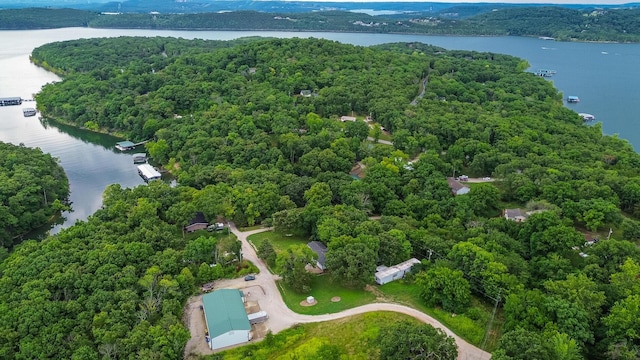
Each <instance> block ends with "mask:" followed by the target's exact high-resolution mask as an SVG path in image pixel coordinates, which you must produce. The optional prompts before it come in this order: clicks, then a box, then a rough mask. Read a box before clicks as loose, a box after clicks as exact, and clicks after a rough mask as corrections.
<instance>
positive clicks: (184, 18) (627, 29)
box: [0, 2, 640, 42]
mask: <svg viewBox="0 0 640 360" xmlns="http://www.w3.org/2000/svg"><path fill="white" fill-rule="evenodd" d="M222 3H224V2H222ZM233 3H235V2H233ZM272 3H276V2H272ZM153 4H158V3H156V2H153ZM312 4H319V3H312ZM369 5H371V4H367V5H366V6H369ZM485 5H486V6H488V5H489V4H484V5H479V6H478V7H474V6H463V5H460V6H456V7H451V8H449V9H448V10H445V9H440V10H439V11H438V12H437V13H435V12H434V13H431V12H429V13H425V12H420V13H417V12H416V13H413V12H411V13H410V12H401V11H397V12H393V14H387V15H379V16H372V15H369V14H366V13H363V12H360V11H358V12H353V11H344V10H341V11H338V10H333V11H328V10H327V11H307V12H281V13H273V12H265V11H244V10H243V11H226V12H201V13H193V14H189V13H185V14H164V13H160V12H156V11H152V12H144V13H135V12H133V13H120V12H118V11H112V12H102V13H101V12H97V11H82V10H72V9H42V8H38V9H8V10H0V29H43V28H58V27H72V26H87V27H96V28H141V29H167V30H169V29H187V30H189V29H192V30H207V29H210V30H281V31H344V32H368V33H411V34H432V35H493V36H507V35H510V36H545V37H552V38H555V39H557V40H569V41H616V42H640V8H616V9H602V8H597V9H596V8H583V9H572V8H565V7H558V6H536V7H524V6H509V7H503V8H500V5H495V4H492V7H491V8H490V11H489V10H487V11H486V12H482V11H484V10H483V9H489V8H485V7H484V6H485ZM361 6H365V5H363V4H361ZM399 6H400V5H399ZM362 10H363V11H364V10H365V9H362ZM429 10H430V11H431V10H432V9H431V8H430V9H429ZM367 11H369V12H375V11H377V10H375V9H373V10H372V9H368V10H367ZM380 11H381V10H380ZM387 12H388V11H387ZM473 13H477V14H475V15H473V16H472V15H471V14H473Z"/></svg>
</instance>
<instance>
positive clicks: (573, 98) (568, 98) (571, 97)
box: [567, 96, 580, 104]
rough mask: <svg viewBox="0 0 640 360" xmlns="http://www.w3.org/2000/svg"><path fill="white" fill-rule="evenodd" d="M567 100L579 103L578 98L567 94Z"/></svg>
mask: <svg viewBox="0 0 640 360" xmlns="http://www.w3.org/2000/svg"><path fill="white" fill-rule="evenodd" d="M567 102H568V103H574V104H575V103H579V102H580V98H579V97H577V96H568V97H567Z"/></svg>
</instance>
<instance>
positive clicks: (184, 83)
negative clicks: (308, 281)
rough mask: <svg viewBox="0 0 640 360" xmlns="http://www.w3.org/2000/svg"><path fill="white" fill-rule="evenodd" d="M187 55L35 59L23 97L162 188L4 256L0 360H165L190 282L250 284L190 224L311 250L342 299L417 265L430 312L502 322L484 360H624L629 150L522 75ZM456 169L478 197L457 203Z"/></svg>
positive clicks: (174, 45) (389, 59)
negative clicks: (382, 274)
mask: <svg viewBox="0 0 640 360" xmlns="http://www.w3.org/2000/svg"><path fill="white" fill-rule="evenodd" d="M205 43H206V44H203V42H202V41H188V40H176V39H165V38H154V39H135V38H117V39H94V40H77V41H70V42H61V43H55V44H48V45H44V46H42V47H40V48H38V49H36V50H34V52H33V54H32V60H33V61H34V62H36V63H38V64H45V63H46V66H47V68H49V69H53V70H56V71H58V72H59V73H60V74H62V75H63V76H64V80H63V81H61V82H58V83H55V84H49V85H46V86H45V87H44V88H43V90H42V92H41V93H39V94H38V95H37V103H38V107H39V109H40V111H41V112H42V113H43V115H45V116H50V117H53V118H57V119H59V120H63V121H65V122H68V123H72V124H75V125H76V126H81V127H87V128H92V129H94V130H101V131H115V132H119V133H125V134H127V135H128V137H129V138H131V139H151V140H152V141H150V142H148V143H147V144H146V147H147V151H148V152H149V154H150V155H151V156H152V158H153V159H154V160H155V161H157V162H158V163H160V164H162V165H163V166H164V167H165V168H167V169H169V170H170V171H171V172H173V173H174V174H175V175H176V177H177V179H178V182H179V184H180V186H178V187H176V188H171V187H169V186H168V185H164V184H161V183H153V184H150V185H149V186H142V187H138V188H135V189H121V188H119V187H118V186H112V187H109V188H108V189H107V190H106V191H105V194H104V206H103V208H102V209H101V210H99V211H98V212H97V213H96V214H95V215H93V216H92V217H91V218H90V219H89V220H87V221H86V222H80V223H78V224H76V225H75V226H73V227H71V228H69V229H67V230H64V231H62V232H61V233H60V234H59V235H56V236H53V237H50V238H48V239H45V240H43V241H42V242H40V243H37V242H33V241H29V242H27V243H24V244H22V245H20V246H18V247H17V248H16V250H15V251H14V252H13V253H12V254H10V255H9V257H8V258H7V259H6V260H5V261H4V262H2V264H0V273H1V274H2V278H0V310H1V311H0V357H6V358H32V357H44V358H52V357H53V358H72V359H91V358H99V357H103V358H113V359H116V358H117V359H124V358H137V357H142V358H152V357H153V358H156V357H161V358H171V359H174V358H175V359H177V358H180V357H181V355H182V353H181V349H182V347H183V346H184V343H185V342H186V339H187V338H188V332H186V330H185V328H184V327H183V325H181V324H180V322H179V318H180V315H181V309H182V305H183V304H184V301H185V299H186V297H187V296H188V295H189V294H191V293H193V292H194V290H195V285H196V284H198V283H202V282H205V281H209V280H212V279H216V278H220V277H224V276H232V275H236V274H237V273H236V272H235V271H238V272H240V273H242V271H249V268H245V267H235V266H232V267H231V268H228V269H227V270H221V268H220V270H216V269H219V268H218V267H211V266H210V265H209V264H211V262H215V261H220V263H221V264H225V263H227V260H233V259H213V258H212V256H211V255H210V254H212V249H215V248H217V247H219V246H223V247H224V248H225V249H229V250H228V251H226V253H229V254H233V253H234V251H233V249H234V248H233V247H234V246H237V242H234V241H233V240H232V239H227V238H225V237H223V236H221V235H215V236H202V237H200V236H199V237H195V238H194V237H189V236H187V237H184V234H183V233H182V232H181V228H182V226H184V225H185V224H186V223H187V222H188V220H189V219H190V218H191V216H192V214H193V213H194V212H195V211H202V212H203V213H205V215H206V217H207V218H209V219H212V218H216V217H217V216H223V217H226V218H227V219H231V220H233V221H235V222H236V223H237V224H238V225H253V224H260V223H265V224H271V225H274V226H275V227H276V229H277V230H280V231H283V232H285V233H290V232H291V233H297V234H301V235H303V236H305V237H307V238H311V239H314V240H319V241H322V242H324V243H325V244H327V245H328V248H329V252H328V253H327V264H329V265H330V268H331V274H332V275H331V276H332V277H334V278H335V281H336V282H338V283H341V284H343V285H345V286H350V287H356V288H359V287H362V286H363V285H365V284H368V283H371V282H372V274H373V270H374V269H375V266H376V265H378V264H387V265H388V264H394V263H397V262H399V261H403V260H406V259H407V258H409V257H417V258H419V259H421V260H423V265H424V269H423V270H422V272H420V273H418V274H416V275H415V283H416V284H418V286H420V287H421V288H422V289H423V291H422V295H421V296H422V299H423V301H424V302H425V303H426V304H429V305H430V306H434V307H439V308H442V309H444V310H445V311H450V312H455V313H456V314H458V316H460V317H462V316H467V317H469V318H474V317H477V316H478V309H477V308H476V306H475V305H474V304H473V302H472V301H471V300H472V299H475V300H474V301H475V302H478V301H479V302H484V303H486V304H489V306H493V305H494V304H498V305H499V308H500V309H501V314H502V316H504V319H505V324H504V326H503V329H502V331H503V333H504V335H503V336H502V339H501V341H500V344H499V346H498V349H497V350H496V351H495V352H494V357H493V358H495V359H533V358H539V359H630V358H635V357H636V356H637V355H638V354H640V347H639V346H640V342H639V341H638V338H637V337H636V336H635V334H637V333H638V332H639V331H640V327H639V326H638V323H637V320H636V319H637V318H638V314H637V313H638V309H639V308H640V307H639V302H640V283H639V280H638V279H640V249H639V248H638V247H637V245H636V242H637V241H638V240H640V223H639V222H638V220H637V219H638V216H640V207H639V206H638V204H639V200H640V180H639V178H638V175H640V174H639V173H640V155H638V154H637V153H635V152H634V151H633V149H632V147H631V146H630V145H629V144H628V143H626V142H625V141H623V140H620V139H618V138H616V137H610V136H604V135H603V134H602V131H601V128H600V127H599V126H598V125H595V126H585V125H584V124H583V122H582V119H581V118H580V117H579V116H578V115H577V114H576V113H574V112H573V111H571V110H569V109H567V108H565V107H564V106H563V104H562V96H561V94H559V93H558V92H557V90H556V89H554V88H553V87H552V84H551V83H549V82H547V81H545V80H544V79H542V78H540V77H537V76H534V75H533V74H530V73H526V72H524V69H526V68H527V67H528V64H526V62H524V61H522V60H521V59H517V58H514V57H510V56H505V55H500V54H493V53H477V52H467V51H446V50H443V49H440V48H435V47H431V46H428V45H424V44H419V43H402V44H387V45H381V46H375V47H358V46H352V45H344V44H339V43H337V42H331V41H326V40H317V39H288V40H283V39H251V40H246V41H239V42H237V43H234V44H233V46H225V45H224V44H223V43H220V42H205ZM120 53H121V54H123V55H122V56H121V55H118V54H120ZM114 58H117V59H118V60H115V61H114ZM422 84H425V85H426V89H425V92H424V96H422V97H420V96H419V95H420V93H421V87H422ZM343 115H355V116H357V117H358V118H359V119H358V120H357V121H353V122H352V121H346V122H341V121H340V117H341V116H343ZM365 117H370V118H371V119H372V120H373V122H372V123H366V122H365V121H362V119H363V118H365ZM380 125H381V126H383V127H384V128H386V129H387V130H388V131H389V132H390V134H391V135H390V136H391V137H392V141H393V145H392V146H390V145H385V144H381V143H380V142H379V141H378V139H379V138H380V137H382V136H387V135H386V134H385V133H383V132H382V131H381V127H380ZM369 136H371V138H372V139H373V140H371V139H370V138H369ZM356 164H359V165H360V167H361V168H362V169H363V171H362V175H361V176H362V179H361V180H358V179H354V178H353V177H352V176H350V175H349V171H350V169H351V168H352V167H353V166H354V165H356ZM452 174H468V175H470V176H477V177H487V176H489V177H491V178H492V179H494V180H495V181H493V182H485V183H475V184H470V188H471V189H470V192H469V193H468V194H466V195H461V196H454V195H453V194H452V192H451V189H450V187H449V185H448V182H447V176H451V175H452ZM504 208H521V209H526V210H527V211H529V213H530V216H529V217H528V218H527V219H526V221H524V222H515V221H510V220H506V219H505V218H504V217H503V216H501V211H502V210H503V209H504ZM370 215H381V219H380V220H371V219H370V218H369V216H370ZM610 230H611V231H610ZM593 238H598V239H599V241H595V240H591V241H589V242H586V240H587V239H593ZM585 242H586V243H585ZM296 256H298V255H297V254H296V253H295V252H294V251H291V252H290V259H292V260H295V258H296ZM285 260H287V259H285ZM246 266H249V265H248V264H246ZM283 266H284V267H285V271H287V269H286V266H287V264H286V261H285V263H284V264H283ZM291 271H293V272H295V268H294V269H292V270H291ZM288 276H289V273H287V272H285V273H284V274H283V277H284V278H285V281H286V279H287V277H288ZM303 285H304V284H303ZM300 291H303V292H304V291H305V287H304V286H300ZM19 318H20V319H29V321H23V322H20V323H18V322H17V321H15V319H19ZM27 324H28V325H27ZM523 349H525V350H526V351H524V350H523Z"/></svg>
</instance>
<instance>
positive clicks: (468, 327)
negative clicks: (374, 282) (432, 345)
mask: <svg viewBox="0 0 640 360" xmlns="http://www.w3.org/2000/svg"><path fill="white" fill-rule="evenodd" d="M378 289H380V291H381V292H382V293H383V294H384V296H385V297H386V298H387V299H388V300H389V301H393V302H397V303H400V304H404V305H407V306H410V307H412V308H414V309H418V310H420V311H422V312H424V313H425V314H428V315H431V316H432V317H434V318H435V319H437V320H438V321H440V322H441V323H442V324H443V325H444V326H446V327H448V328H449V329H451V331H453V332H454V333H456V335H458V336H460V337H461V338H463V339H465V340H467V341H468V342H470V343H472V344H474V345H476V346H478V347H482V345H483V343H484V337H485V331H486V328H487V324H488V323H489V319H490V318H491V313H492V311H493V308H492V307H491V306H488V305H486V304H484V303H482V302H481V301H478V300H477V299H473V301H472V304H471V307H470V308H469V310H467V313H465V314H456V315H455V316H452V314H451V313H449V312H446V311H443V310H442V309H439V308H430V307H427V306H426V305H424V303H423V302H422V300H420V289H419V288H418V286H417V285H415V284H406V283H403V282H401V281H395V282H390V283H388V284H385V285H383V286H380V287H379V288H378ZM503 323H504V320H503V319H502V317H501V314H496V318H495V319H494V321H493V326H492V327H491V330H490V331H489V338H488V339H487V343H486V349H485V350H487V351H492V350H493V349H495V347H496V346H497V341H498V339H499V338H500V335H501V334H502V332H501V329H502V324H503Z"/></svg>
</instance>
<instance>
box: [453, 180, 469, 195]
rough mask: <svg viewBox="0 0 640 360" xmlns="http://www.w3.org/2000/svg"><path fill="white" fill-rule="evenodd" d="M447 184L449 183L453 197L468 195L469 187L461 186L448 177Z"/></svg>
mask: <svg viewBox="0 0 640 360" xmlns="http://www.w3.org/2000/svg"><path fill="white" fill-rule="evenodd" d="M447 182H448V183H449V188H451V192H452V193H453V195H456V196H457V195H464V194H468V193H469V190H470V189H469V187H468V186H466V185H462V183H460V182H459V181H458V180H456V179H454V178H452V177H448V178H447Z"/></svg>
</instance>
